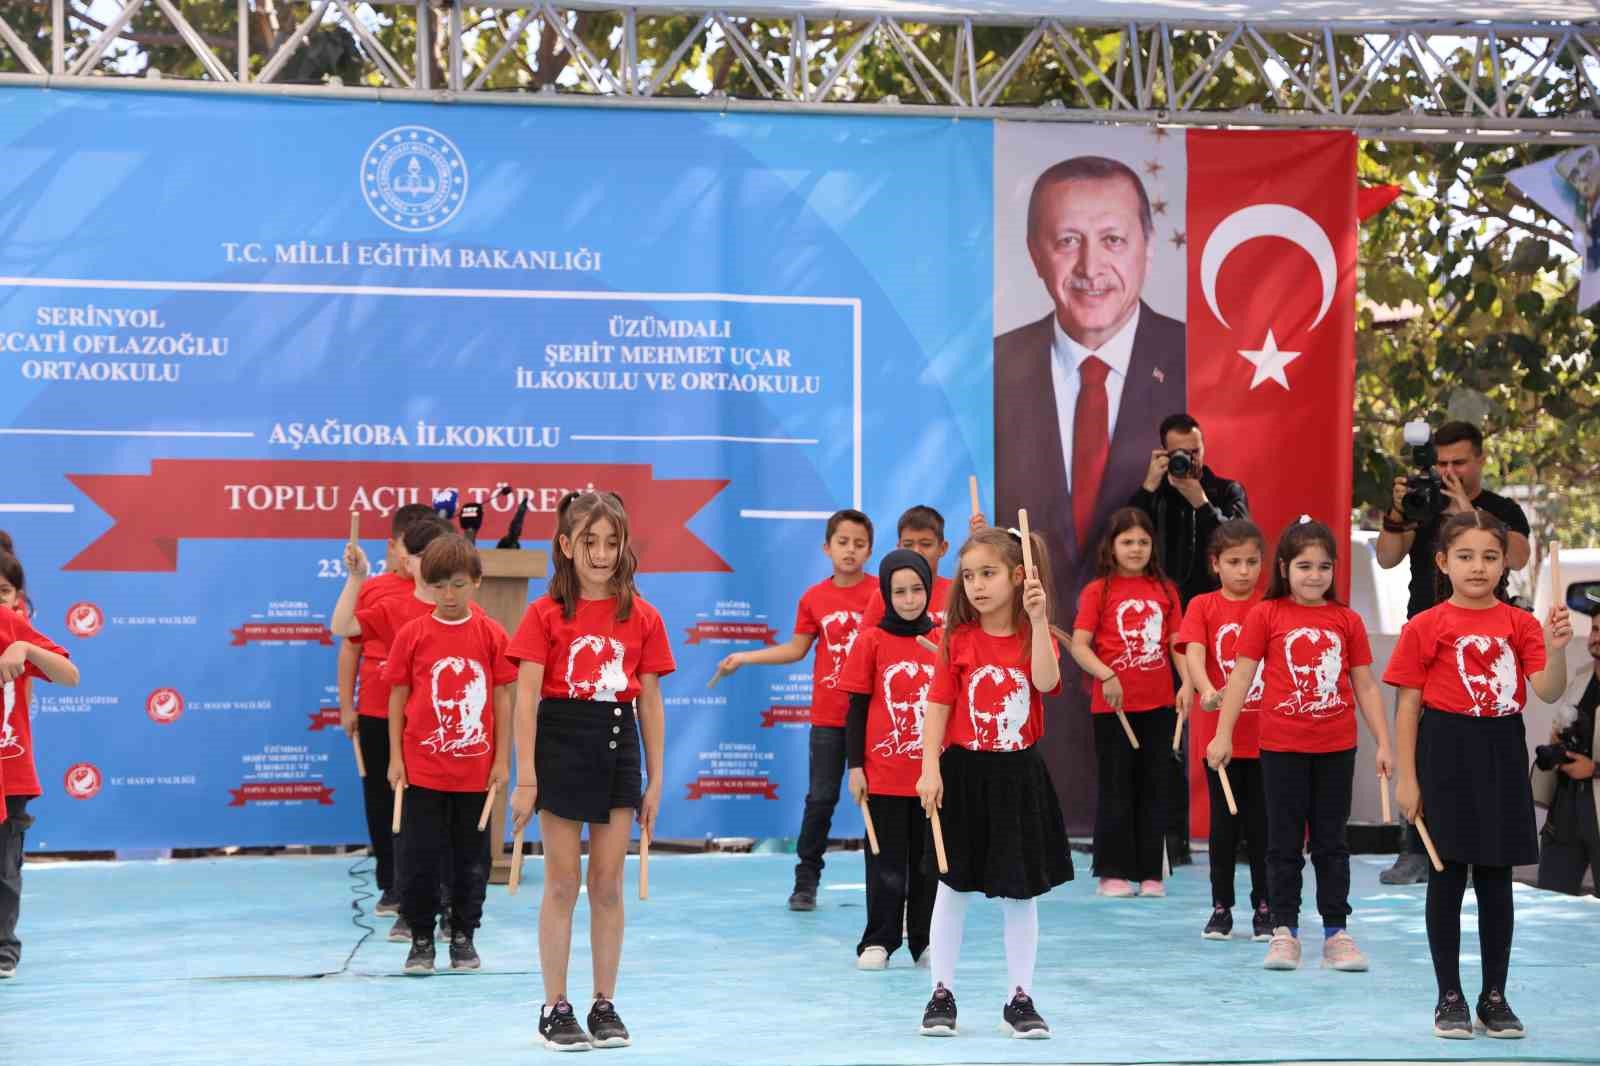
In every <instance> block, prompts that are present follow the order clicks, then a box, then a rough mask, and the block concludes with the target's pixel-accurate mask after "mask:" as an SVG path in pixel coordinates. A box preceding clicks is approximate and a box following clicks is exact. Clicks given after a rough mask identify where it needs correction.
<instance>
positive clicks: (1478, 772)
mask: <svg viewBox="0 0 1600 1066" xmlns="http://www.w3.org/2000/svg"><path fill="white" fill-rule="evenodd" d="M1417 783H1418V784H1419V785H1420V786H1421V789H1422V821H1423V823H1424V824H1425V825H1427V827H1428V835H1429V836H1430V837H1432V838H1433V845H1434V847H1435V848H1436V849H1438V852H1439V858H1441V859H1443V860H1445V861H1446V862H1459V863H1468V864H1471V865H1474V866H1527V865H1531V864H1532V863H1536V862H1538V861H1539V840H1538V836H1537V835H1536V833H1535V830H1534V820H1533V790H1532V789H1531V788H1530V787H1529V786H1528V749H1527V735H1526V732H1525V730H1524V726H1523V720H1522V715H1520V714H1508V715H1504V716H1502V717H1499V718H1477V717H1473V716H1471V715H1465V714H1450V713H1449V712H1447V711H1436V710H1434V709H1433V708H1432V707H1428V708H1424V709H1423V712H1422V722H1421V724H1420V725H1419V726H1418V729H1417Z"/></svg>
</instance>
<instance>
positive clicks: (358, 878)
mask: <svg viewBox="0 0 1600 1066" xmlns="http://www.w3.org/2000/svg"><path fill="white" fill-rule="evenodd" d="M363 863H366V864H368V865H365V866H364V865H363ZM375 869H377V860H376V859H374V858H373V857H372V856H370V855H368V856H365V857H363V858H360V859H357V860H356V861H355V862H354V863H352V864H351V866H350V869H349V870H348V871H347V873H348V874H349V876H350V892H351V895H352V896H353V897H354V898H353V899H351V900H350V910H351V912H352V913H351V915H350V923H351V924H352V925H354V926H355V927H356V928H357V929H363V930H365V932H363V933H362V934H361V937H360V939H358V940H357V941H356V943H355V947H353V948H351V949H350V954H348V955H346V956H345V957H344V965H343V966H341V967H339V969H338V970H337V971H336V973H334V974H322V975H321V976H323V977H330V976H338V975H339V974H343V973H348V972H349V970H350V963H351V962H353V961H354V960H355V957H356V952H358V951H360V950H361V945H363V944H365V943H366V942H367V941H368V940H370V939H372V935H373V934H374V933H376V932H377V931H378V929H377V927H376V926H373V925H368V924H367V921H366V920H367V918H369V917H376V915H368V914H367V912H366V911H364V910H362V908H361V905H362V904H363V903H365V902H366V901H367V900H370V899H372V898H373V896H374V895H376V893H375V892H374V891H373V888H374V887H375V886H374V885H373V883H372V882H371V881H369V880H368V879H367V875H368V874H369V873H372V872H373V871H374V870H375Z"/></svg>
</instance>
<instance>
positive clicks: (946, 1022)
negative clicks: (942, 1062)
mask: <svg viewBox="0 0 1600 1066" xmlns="http://www.w3.org/2000/svg"><path fill="white" fill-rule="evenodd" d="M1006 1009H1007V1010H1010V1009H1011V1008H1010V1007H1007V1008H1006ZM922 1035H923V1036H955V1035H956V997H955V994H954V993H953V992H951V991H950V990H949V989H948V988H946V987H945V986H944V985H936V986H935V987H934V989H933V998H932V999H930V1000H928V1008H927V1010H924V1011H923V1012H922Z"/></svg>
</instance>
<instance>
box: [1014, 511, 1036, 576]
mask: <svg viewBox="0 0 1600 1066" xmlns="http://www.w3.org/2000/svg"><path fill="white" fill-rule="evenodd" d="M1017 528H1018V529H1019V530H1021V531H1022V576H1023V577H1024V578H1031V577H1033V535H1032V533H1031V531H1030V530H1029V529H1028V509H1027V508H1026V507H1024V508H1023V509H1022V510H1020V511H1018V512H1017Z"/></svg>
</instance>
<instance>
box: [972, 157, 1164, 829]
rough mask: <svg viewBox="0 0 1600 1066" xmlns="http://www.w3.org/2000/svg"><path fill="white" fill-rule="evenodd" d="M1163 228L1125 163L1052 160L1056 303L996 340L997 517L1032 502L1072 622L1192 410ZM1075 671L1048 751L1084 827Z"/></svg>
mask: <svg viewBox="0 0 1600 1066" xmlns="http://www.w3.org/2000/svg"><path fill="white" fill-rule="evenodd" d="M1154 230H1155V226H1154V219H1153V215H1152V209H1151V203H1150V197H1149V194H1148V193H1147V192H1146V190H1145V186H1144V183H1143V182H1142V181H1141V180H1140V178H1139V175H1138V174H1137V173H1135V171H1134V170H1133V169H1132V168H1131V167H1129V166H1127V165H1126V164H1125V163H1122V162H1119V161H1117V160H1115V159H1110V158H1107V157H1104V156H1095V155H1081V156H1074V157H1072V158H1070V159H1066V160H1063V161H1061V162H1059V163H1056V164H1054V165H1053V166H1050V167H1049V168H1047V169H1046V170H1045V171H1044V172H1043V173H1042V174H1040V175H1039V177H1038V179H1037V180H1036V181H1035V182H1034V185H1033V191H1032V194H1031V195H1030V197H1029V200H1028V224H1027V245H1028V257H1029V259H1030V260H1031V262H1032V264H1033V269H1034V271H1035V273H1036V274H1037V275H1038V278H1039V281H1040V282H1041V283H1042V284H1043V285H1044V288H1045V291H1046V293H1048V295H1049V297H1050V300H1051V303H1052V305H1053V309H1052V310H1051V312H1050V313H1049V314H1047V315H1045V316H1044V317H1043V318H1041V319H1039V320H1038V321H1035V322H1030V323H1028V324H1027V325H1024V326H1021V327H1019V328H1017V329H1013V330H1011V331H1009V332H1007V333H1004V334H1002V335H1000V336H998V337H996V338H995V340H994V424H995V447H994V451H995V500H996V507H997V510H998V517H996V519H995V522H996V524H998V525H1009V524H1010V520H1008V518H1007V516H1010V515H1015V514H1016V513H1017V510H1018V508H1022V507H1026V508H1027V509H1028V515H1029V519H1030V524H1031V525H1033V526H1034V527H1035V528H1036V529H1038V530H1039V531H1040V532H1041V533H1042V534H1043V535H1044V537H1045V541H1046V544H1047V546H1048V548H1049V551H1050V560H1051V566H1052V569H1053V571H1054V577H1055V587H1054V588H1053V589H1051V590H1050V592H1051V615H1052V617H1053V618H1054V619H1055V621H1056V623H1057V624H1058V625H1060V626H1061V627H1062V628H1063V629H1066V630H1069V631H1070V630H1071V628H1072V618H1073V615H1074V613H1075V611H1076V607H1077V600H1078V593H1079V591H1080V590H1081V589H1082V588H1083V586H1084V585H1086V584H1087V583H1088V582H1089V581H1091V580H1093V578H1094V574H1095V562H1096V554H1097V553H1096V548H1097V546H1098V544H1099V542H1100V539H1101V537H1102V536H1103V535H1104V532H1105V529H1106V526H1107V522H1108V519H1109V517H1110V515H1111V512H1113V511H1115V510H1116V509H1117V508H1119V507H1122V506H1125V505H1126V504H1127V502H1128V499H1129V497H1130V496H1132V494H1133V493H1134V491H1135V490H1137V489H1138V488H1139V486H1140V484H1141V482H1142V481H1143V479H1144V476H1145V472H1146V468H1147V467H1148V465H1149V463H1150V447H1151V445H1150V442H1151V441H1152V440H1153V439H1155V434H1156V427H1157V426H1158V425H1159V424H1160V422H1161V420H1162V419H1163V418H1165V417H1166V416H1167V415H1169V414H1171V413H1172V412H1174V411H1181V410H1184V409H1185V408H1186V407H1187V403H1186V397H1185V329H1184V325H1183V323H1182V322H1179V321H1177V320H1176V319H1173V318H1169V317H1167V316H1166V315H1162V314H1159V313H1158V312H1156V311H1155V310H1153V309H1152V308H1151V307H1150V306H1149V304H1148V303H1146V302H1145V299H1144V284H1145V279H1146V276H1147V275H1148V273H1149V271H1150V266H1151V263H1152V261H1153V258H1154V255H1155V248H1154V245H1153V243H1152V238H1153V236H1154ZM1063 661H1064V662H1066V661H1067V660H1066V656H1065V654H1063ZM1064 675H1065V678H1066V684H1065V686H1064V691H1063V695H1062V697H1060V698H1059V699H1056V700H1053V701H1052V707H1051V710H1052V711H1053V712H1054V713H1052V714H1051V715H1050V722H1049V728H1048V729H1047V730H1046V731H1045V739H1044V742H1043V751H1044V755H1045V757H1046V759H1047V760H1048V761H1049V764H1050V766H1051V768H1052V771H1053V775H1054V777H1055V782H1056V789H1057V791H1058V792H1059V793H1060V796H1061V800H1062V811H1063V813H1064V814H1065V815H1066V818H1067V823H1068V825H1069V827H1074V828H1079V829H1081V828H1082V827H1084V826H1085V825H1088V824H1092V823H1093V820H1094V795H1095V782H1094V739H1093V730H1092V728H1091V726H1090V721H1089V710H1088V694H1087V692H1085V691H1084V689H1083V687H1082V685H1081V683H1080V682H1081V677H1080V676H1079V674H1078V671H1076V670H1075V669H1072V668H1071V667H1070V666H1064Z"/></svg>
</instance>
